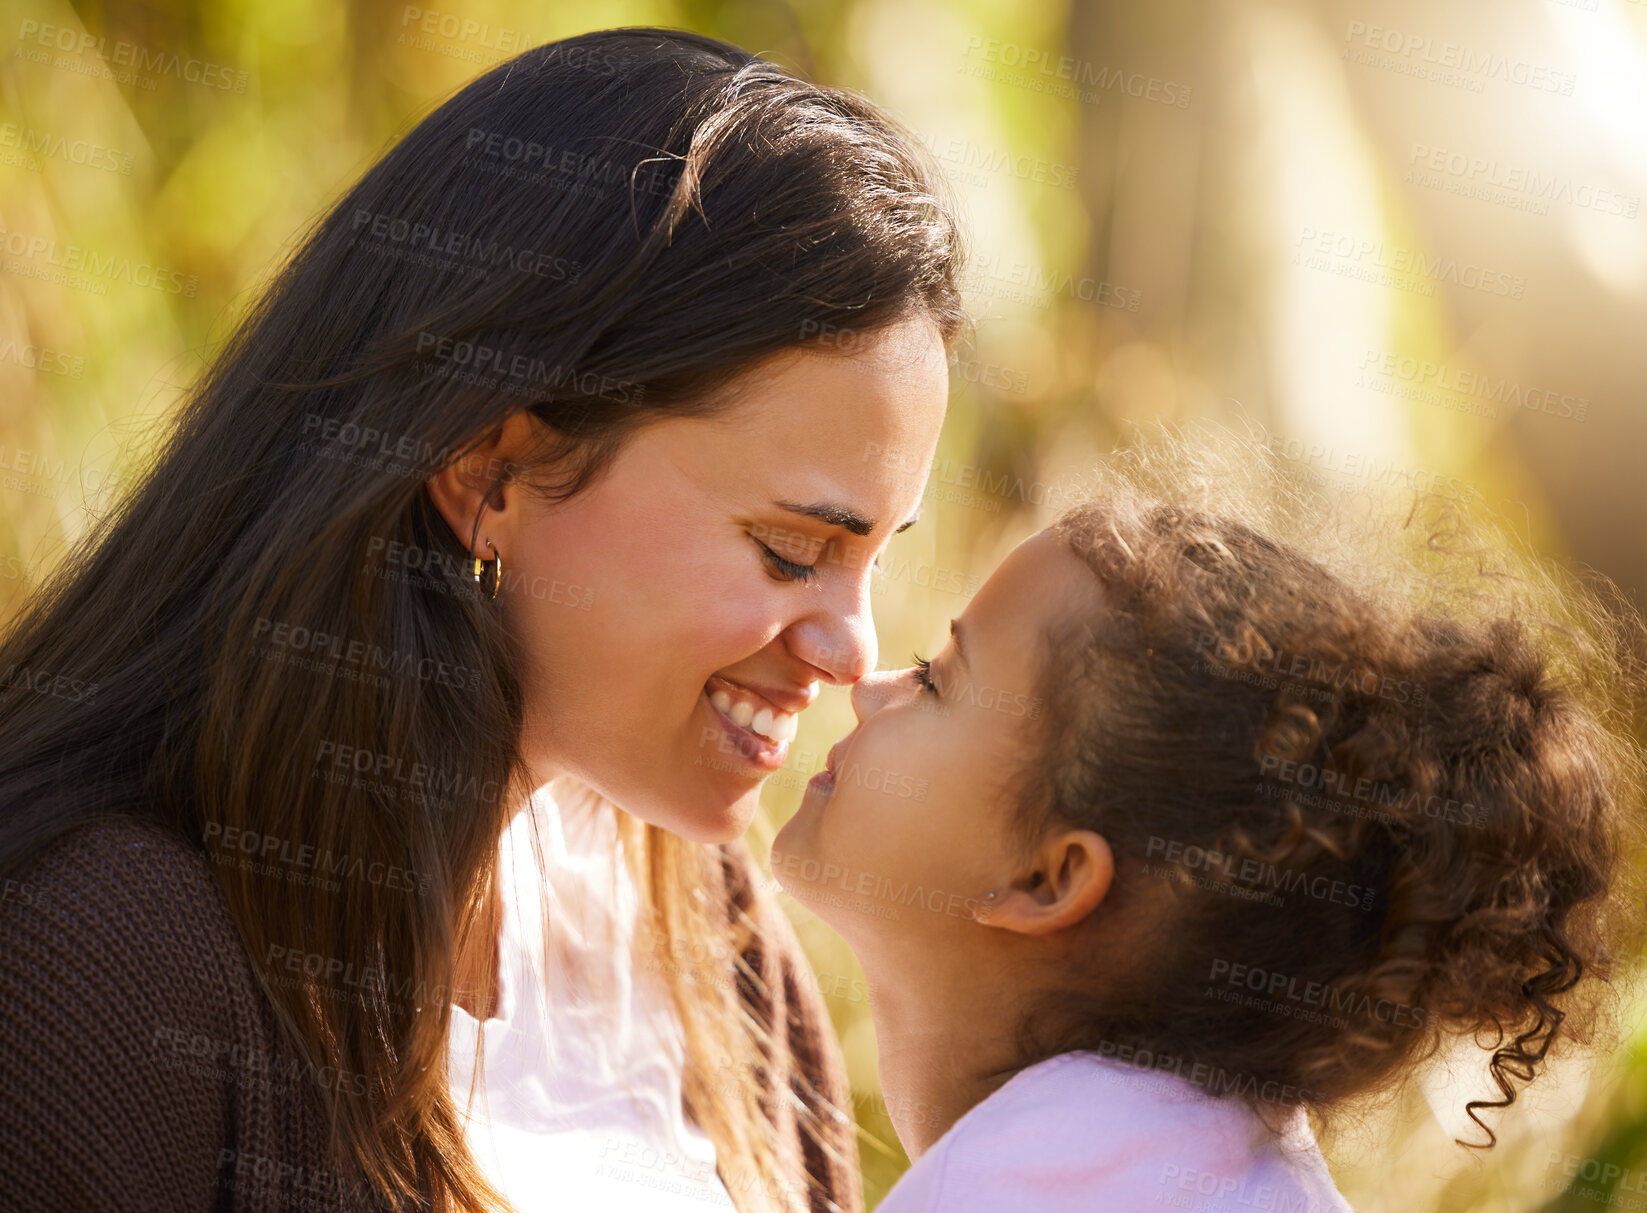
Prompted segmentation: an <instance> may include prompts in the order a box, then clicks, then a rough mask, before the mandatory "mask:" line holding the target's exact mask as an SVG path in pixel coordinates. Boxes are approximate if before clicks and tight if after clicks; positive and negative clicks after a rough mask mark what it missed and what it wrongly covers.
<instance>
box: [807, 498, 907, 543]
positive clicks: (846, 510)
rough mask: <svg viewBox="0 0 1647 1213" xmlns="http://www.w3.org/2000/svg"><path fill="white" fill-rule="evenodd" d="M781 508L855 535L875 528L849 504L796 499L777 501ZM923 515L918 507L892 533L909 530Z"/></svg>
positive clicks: (871, 521) (873, 521)
mask: <svg viewBox="0 0 1647 1213" xmlns="http://www.w3.org/2000/svg"><path fill="white" fill-rule="evenodd" d="M777 506H778V508H779V509H780V510H788V511H789V512H790V513H791V514H801V515H803V516H805V517H807V518H816V519H817V520H818V521H819V522H823V523H827V524H828V525H829V526H835V527H840V528H841V530H843V531H851V532H852V534H854V535H867V534H869V533H870V532H871V531H873V530H874V529H875V520H874V519H873V518H865V517H864V516H863V515H862V514H860V513H858V511H857V510H854V509H852V508H851V507H849V506H844V505H836V504H834V503H832V502H828V501H820V502H815V503H813V504H811V505H802V504H799V503H797V502H794V501H780V502H777ZM920 516H921V511H920V510H919V509H917V510H916V511H915V512H914V513H913V514H911V515H910V516H909V520H908V521H907V522H905V523H904V524H903V525H902V526H900V527H899V528H898V529H897V530H896V531H893V532H892V533H893V534H894V535H897V534H900V533H902V532H904V531H907V530H908V529H909V528H910V527H912V526H914V525H915V523H916V520H917V519H919V518H920Z"/></svg>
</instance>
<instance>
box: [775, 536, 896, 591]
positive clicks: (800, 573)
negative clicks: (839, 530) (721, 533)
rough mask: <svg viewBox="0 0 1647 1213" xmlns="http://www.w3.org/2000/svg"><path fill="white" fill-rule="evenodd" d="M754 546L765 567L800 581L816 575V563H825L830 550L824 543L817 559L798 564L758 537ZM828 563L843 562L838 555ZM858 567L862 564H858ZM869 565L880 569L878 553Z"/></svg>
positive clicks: (779, 575) (789, 579)
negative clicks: (809, 562)
mask: <svg viewBox="0 0 1647 1213" xmlns="http://www.w3.org/2000/svg"><path fill="white" fill-rule="evenodd" d="M750 538H751V539H755V537H754V536H753V535H751V536H750ZM755 546H757V547H758V548H760V549H761V559H763V560H765V561H766V565H767V567H768V568H770V569H771V570H772V572H773V573H774V574H775V575H776V576H777V577H778V578H779V579H780V580H783V581H801V582H806V581H810V580H812V578H814V577H816V576H817V575H818V565H819V564H823V563H826V561H825V559H824V557H825V554H826V552H828V551H829V550H830V549H829V545H828V544H825V545H824V547H823V549H821V550H820V551H819V553H818V560H817V562H816V563H814V564H800V563H797V562H796V561H793V560H786V559H784V557H782V556H780V555H778V553H776V552H775V551H773V550H772V549H771V548H770V547H768V546H767V545H766V544H765V543H763V542H762V541H761V540H759V539H755ZM829 563H843V561H842V560H841V558H840V557H836V558H834V560H833V561H829ZM844 563H849V564H850V563H852V561H851V560H850V559H849V560H847V561H845V562H844ZM858 567H862V566H861V565H859V566H858ZM869 567H870V568H871V569H872V570H873V571H874V572H876V573H879V572H881V571H882V569H881V558H880V556H879V555H877V556H875V558H874V559H873V560H872V561H870V565H869Z"/></svg>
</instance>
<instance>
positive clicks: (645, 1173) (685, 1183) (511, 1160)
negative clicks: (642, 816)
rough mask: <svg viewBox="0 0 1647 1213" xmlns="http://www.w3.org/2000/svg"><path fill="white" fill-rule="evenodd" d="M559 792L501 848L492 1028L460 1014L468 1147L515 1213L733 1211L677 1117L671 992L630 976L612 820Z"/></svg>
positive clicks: (697, 1139)
mask: <svg viewBox="0 0 1647 1213" xmlns="http://www.w3.org/2000/svg"><path fill="white" fill-rule="evenodd" d="M556 791H557V792H560V793H561V799H560V801H559V803H557V800H556V798H555V797H554V796H552V795H551V794H550V792H549V789H548V788H540V789H539V790H538V792H537V794H536V795H535V796H534V797H533V798H532V802H531V804H530V806H529V807H528V808H526V809H522V810H521V811H520V812H519V813H518V814H516V815H515V817H514V819H513V820H512V821H511V822H510V823H509V828H508V829H507V830H506V831H505V832H504V835H503V840H502V846H501V863H500V865H499V890H500V893H501V900H502V913H501V922H500V925H499V931H498V979H499V982H498V986H497V989H496V994H497V999H498V1001H497V1004H496V1015H495V1016H494V1017H493V1018H491V1019H487V1020H486V1021H485V1022H484V1023H477V1022H476V1021H475V1019H474V1017H473V1016H471V1015H470V1014H469V1013H468V1012H466V1011H465V1010H464V1009H463V1008H462V1007H459V1006H456V1005H454V1006H453V1007H452V1029H451V1036H450V1046H451V1047H450V1063H449V1079H448V1081H449V1083H450V1086H451V1089H452V1093H453V1095H454V1096H455V1097H456V1099H457V1105H458V1109H459V1111H460V1113H461V1112H462V1111H463V1110H464V1108H465V1106H466V1105H468V1104H469V1089H470V1082H471V1080H472V1078H473V1077H474V1056H475V1045H476V1037H477V1033H479V1034H481V1035H482V1036H483V1038H484V1050H485V1052H484V1058H485V1062H484V1068H483V1071H482V1082H483V1084H484V1085H483V1086H482V1085H478V1084H477V1086H476V1088H475V1092H474V1102H473V1104H472V1105H469V1119H468V1120H467V1122H466V1124H465V1135H466V1138H467V1141H468V1144H469V1147H470V1149H471V1151H472V1152H473V1153H474V1155H475V1159H476V1161H477V1162H478V1163H479V1164H480V1166H481V1168H482V1169H483V1170H484V1171H485V1172H486V1173H487V1176H488V1178H490V1179H491V1180H492V1181H493V1183H494V1184H495V1185H496V1186H497V1187H498V1188H499V1189H500V1190H501V1191H502V1192H503V1193H504V1194H505V1195H506V1196H508V1198H509V1200H510V1201H511V1202H512V1203H513V1204H514V1206H515V1208H516V1209H517V1210H519V1211H520V1213H537V1211H539V1210H542V1211H546V1213H547V1211H549V1210H554V1211H555V1213H563V1211H564V1210H569V1209H595V1210H609V1211H613V1213H616V1211H619V1210H630V1209H634V1210H645V1211H646V1213H685V1211H687V1210H690V1211H691V1213H704V1211H705V1210H710V1209H731V1208H732V1202H731V1199H730V1198H729V1197H728V1196H727V1194H726V1189H725V1188H724V1187H723V1186H722V1184H721V1182H720V1178H719V1176H718V1175H717V1174H716V1172H715V1147H714V1144H713V1143H712V1142H711V1141H710V1140H709V1138H708V1136H707V1135H705V1134H704V1132H703V1131H702V1130H701V1129H699V1128H698V1127H697V1126H695V1125H692V1124H689V1123H687V1120H686V1116H685V1112H684V1109H683V1106H682V1104H681V1068H682V1065H683V1064H684V1060H685V1043H684V1038H683V1034H682V1032H681V1027H680V1022H679V1019H678V1018H677V1017H676V1015H675V1013H674V1007H673V1004H672V1003H671V1002H670V999H669V993H668V989H667V987H665V985H664V984H663V979H662V977H661V976H660V975H659V974H657V973H655V972H650V971H648V970H646V969H645V968H639V969H637V967H636V965H635V963H634V955H633V943H634V930H635V915H636V911H637V908H638V906H639V901H638V893H637V890H636V889H635V886H634V882H633V880H632V879H631V878H630V876H629V871H628V868H627V866H626V865H625V863H624V861H623V857H622V851H621V845H622V844H621V841H620V840H619V838H618V833H617V821H616V819H615V817H614V815H613V812H612V810H611V808H610V807H609V806H608V805H606V804H605V803H604V802H602V801H601V800H600V799H599V798H598V797H596V796H594V795H593V794H591V793H589V792H588V791H587V789H581V788H578V787H577V786H576V785H573V786H572V787H570V788H567V787H562V786H560V785H556ZM534 822H535V825H536V835H537V838H536V846H534V838H533V834H534V830H533V825H534ZM540 871H541V873H542V875H543V879H542V880H541V881H540V880H539V879H538V878H537V874H538V873H539V872H540ZM534 890H536V891H539V892H540V893H541V895H542V898H543V901H542V902H540V901H539V899H538V897H536V896H534ZM545 903H546V907H545ZM544 908H547V911H548V916H549V921H550V922H551V923H552V924H553V926H552V930H553V945H554V946H553V954H554V957H555V960H554V963H552V964H550V963H546V960H545V956H546V952H545V937H544Z"/></svg>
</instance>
